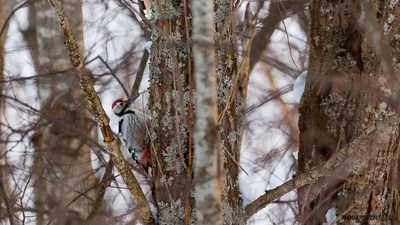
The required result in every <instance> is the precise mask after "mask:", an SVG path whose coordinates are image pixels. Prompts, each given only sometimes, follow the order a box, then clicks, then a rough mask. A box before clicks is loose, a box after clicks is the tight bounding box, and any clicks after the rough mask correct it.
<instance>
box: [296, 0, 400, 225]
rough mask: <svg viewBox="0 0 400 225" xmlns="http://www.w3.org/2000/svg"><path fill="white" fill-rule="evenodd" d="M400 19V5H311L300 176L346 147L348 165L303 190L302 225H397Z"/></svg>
mask: <svg viewBox="0 0 400 225" xmlns="http://www.w3.org/2000/svg"><path fill="white" fill-rule="evenodd" d="M399 13H400V6H398V3H397V1H378V0H377V1H369V3H367V1H363V0H358V1H333V2H332V1H318V0H313V1H312V3H311V7H310V14H311V16H310V18H311V21H310V24H311V25H310V38H309V40H310V58H309V72H308V77H307V84H306V91H305V93H304V95H303V100H302V103H301V107H300V119H299V128H300V152H299V166H298V173H302V172H305V171H308V170H310V169H311V168H313V167H315V166H317V165H320V164H321V163H323V162H325V161H326V160H328V159H329V158H330V157H331V156H332V154H334V153H335V152H337V150H338V149H340V148H342V147H344V146H350V151H351V152H350V153H351V154H350V155H351V158H350V160H347V162H345V163H344V162H343V163H341V164H340V165H339V166H340V168H341V169H340V170H339V173H337V172H336V173H335V174H330V175H329V176H325V177H323V178H321V179H319V180H318V181H317V182H316V183H314V184H312V185H308V186H305V187H303V188H301V189H299V199H300V205H299V209H300V214H301V223H302V224H310V225H313V224H322V223H324V222H325V213H326V211H327V210H328V209H329V208H335V209H336V211H337V215H338V220H339V219H341V221H342V223H341V224H354V222H357V223H361V224H376V223H377V222H378V223H379V224H399V221H400V219H399V216H398V215H399V208H398V207H399V202H398V199H399V194H398V193H399V183H398V173H399V167H398V163H399V149H398V145H399V140H400V139H399V137H400V130H399V124H398V121H399V117H398V113H397V112H396V111H395V109H398V107H399V105H398V103H399V101H398V99H399V95H398V93H399V92H398V91H397V90H399V89H398V88H399V87H398V85H399V81H398V76H399V75H400V74H399V72H398V70H397V69H394V68H397V66H398V63H397V60H398V59H399V58H400V54H399V50H398V49H399V47H400V42H399V37H398V33H399V31H400V21H399V16H398V15H399ZM362 135H363V136H364V137H365V140H364V141H363V142H362V144H357V143H359V142H357V143H354V141H353V140H355V139H356V138H359V137H361V136H362ZM374 216H381V217H380V218H384V220H378V219H377V217H374ZM385 219H386V220H385Z"/></svg>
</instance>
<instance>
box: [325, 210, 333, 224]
mask: <svg viewBox="0 0 400 225" xmlns="http://www.w3.org/2000/svg"><path fill="white" fill-rule="evenodd" d="M325 219H326V223H324V224H323V225H330V224H332V223H333V221H335V220H336V208H330V209H329V210H328V211H327V212H326V214H325ZM334 225H336V223H334Z"/></svg>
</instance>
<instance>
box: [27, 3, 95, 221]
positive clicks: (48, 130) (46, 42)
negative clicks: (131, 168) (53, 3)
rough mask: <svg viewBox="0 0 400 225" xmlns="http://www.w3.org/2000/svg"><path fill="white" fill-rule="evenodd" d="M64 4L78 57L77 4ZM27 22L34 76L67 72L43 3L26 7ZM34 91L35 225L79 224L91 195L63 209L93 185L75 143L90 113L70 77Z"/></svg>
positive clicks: (85, 151)
mask: <svg viewBox="0 0 400 225" xmlns="http://www.w3.org/2000/svg"><path fill="white" fill-rule="evenodd" d="M64 4H65V8H66V9H67V13H68V14H70V15H71V16H70V18H72V24H73V28H74V32H75V34H76V37H78V38H77V39H78V43H79V46H80V48H81V51H80V52H83V32H82V29H83V25H82V24H83V23H82V11H81V5H82V2H81V1H75V0H70V1H65V2H64ZM30 18H31V19H30V21H31V25H30V30H29V31H31V32H30V33H27V34H26V35H27V40H28V42H29V44H30V46H31V48H32V49H33V51H32V53H33V57H32V58H34V59H36V60H35V67H36V71H37V72H38V73H48V72H54V71H63V70H66V69H68V68H70V62H69V60H68V54H67V52H66V50H65V47H64V45H63V42H62V40H63V39H62V37H61V36H60V32H59V29H60V28H59V25H58V23H57V19H56V17H55V16H54V13H53V12H52V10H51V9H50V7H49V5H48V2H47V1H35V2H34V3H33V4H32V5H31V7H30ZM29 31H28V32H29ZM32 31H33V32H32ZM68 73H71V74H68ZM37 90H38V97H39V100H40V105H41V109H42V112H43V113H44V114H45V115H46V116H43V117H42V118H41V122H42V123H41V124H43V125H44V126H41V127H39V128H38V129H37V130H36V132H35V135H34V138H33V140H34V145H35V148H36V155H35V156H36V157H35V164H34V167H33V172H34V173H35V175H36V177H35V181H34V187H35V189H34V194H35V204H36V207H37V209H38V210H39V213H38V222H37V223H38V224H47V223H49V222H50V221H51V220H53V219H54V221H53V222H52V223H54V224H82V223H83V221H84V220H85V219H86V218H87V216H88V215H89V212H90V210H91V208H92V207H93V205H92V203H93V202H92V201H93V199H95V196H96V190H95V189H94V190H91V191H89V192H88V193H87V194H86V195H84V196H81V197H80V198H79V199H78V200H77V201H75V202H74V203H73V204H71V205H70V206H69V207H68V208H67V209H64V207H66V206H67V204H69V203H70V202H71V201H73V200H74V198H75V197H77V196H78V195H79V194H80V193H82V192H83V191H86V190H88V189H89V188H91V187H92V186H94V185H95V184H96V183H97V180H96V178H95V176H94V174H93V170H92V166H91V158H90V148H89V146H88V145H87V144H86V143H85V142H84V141H83V140H84V139H82V138H79V137H80V136H82V135H87V136H90V133H91V127H92V126H91V124H92V123H91V122H90V121H91V120H90V118H91V115H90V112H89V111H88V110H87V109H86V108H87V107H86V101H85V98H84V96H83V93H82V92H81V91H80V90H79V85H78V82H77V79H76V76H75V75H74V74H73V72H72V71H70V72H65V74H62V75H57V76H50V77H48V78H44V79H39V80H38V82H37ZM49 121H51V122H50V123H48V122H49ZM71 128H76V129H77V130H79V131H81V132H82V133H76V131H72V130H71ZM45 212H46V213H45Z"/></svg>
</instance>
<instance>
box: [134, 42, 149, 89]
mask: <svg viewBox="0 0 400 225" xmlns="http://www.w3.org/2000/svg"><path fill="white" fill-rule="evenodd" d="M148 60H149V52H148V51H147V49H145V50H144V52H143V56H142V59H141V60H140V64H139V69H138V71H137V74H136V77H135V83H133V86H132V89H131V96H136V95H138V94H139V87H140V83H141V82H142V79H143V74H144V70H145V69H146V65H147V61H148Z"/></svg>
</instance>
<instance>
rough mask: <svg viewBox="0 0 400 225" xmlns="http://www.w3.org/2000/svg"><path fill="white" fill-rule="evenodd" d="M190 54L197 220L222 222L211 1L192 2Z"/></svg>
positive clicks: (200, 222) (212, 9)
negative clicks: (193, 87)
mask: <svg viewBox="0 0 400 225" xmlns="http://www.w3.org/2000/svg"><path fill="white" fill-rule="evenodd" d="M191 8H192V12H193V38H192V39H193V56H194V57H193V58H194V75H195V78H196V90H197V104H196V107H197V114H196V122H195V129H194V142H195V157H194V159H195V160H194V161H195V169H194V172H195V175H194V176H195V180H194V182H195V191H196V192H195V193H196V202H195V205H196V216H197V224H221V225H222V224H223V220H222V219H223V218H222V207H221V192H222V190H221V189H222V186H221V176H222V174H221V162H220V160H221V157H220V153H221V152H220V150H221V149H220V139H219V135H218V129H217V128H218V113H217V112H218V110H217V92H216V88H217V77H216V73H215V62H214V61H215V49H214V47H215V40H214V35H215V29H214V21H213V16H214V1H213V0H203V1H193V2H192V7H191Z"/></svg>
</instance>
